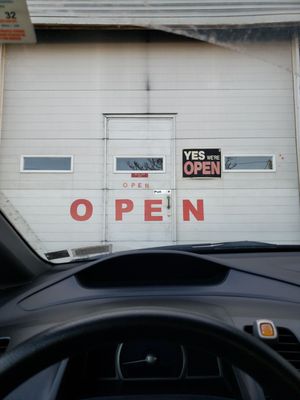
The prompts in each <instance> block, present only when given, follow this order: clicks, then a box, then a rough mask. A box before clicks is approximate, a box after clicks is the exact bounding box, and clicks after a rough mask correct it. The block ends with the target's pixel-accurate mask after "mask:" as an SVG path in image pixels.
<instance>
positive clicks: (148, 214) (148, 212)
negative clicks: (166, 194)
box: [145, 200, 163, 221]
mask: <svg viewBox="0 0 300 400" xmlns="http://www.w3.org/2000/svg"><path fill="white" fill-rule="evenodd" d="M155 205H159V206H160V207H154V206H155ZM161 206H162V200H145V221H162V220H163V217H162V215H152V213H154V212H161Z"/></svg>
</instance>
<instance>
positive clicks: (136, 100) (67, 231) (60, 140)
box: [0, 40, 300, 251]
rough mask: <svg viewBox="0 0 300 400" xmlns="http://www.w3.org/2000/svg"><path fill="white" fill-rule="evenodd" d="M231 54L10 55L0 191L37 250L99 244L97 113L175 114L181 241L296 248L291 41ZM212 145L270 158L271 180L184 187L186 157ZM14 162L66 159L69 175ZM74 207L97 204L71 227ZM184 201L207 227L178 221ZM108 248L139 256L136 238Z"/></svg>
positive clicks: (166, 45)
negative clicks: (24, 169) (70, 160)
mask: <svg viewBox="0 0 300 400" xmlns="http://www.w3.org/2000/svg"><path fill="white" fill-rule="evenodd" d="M232 47H233V48H234V50H232V49H230V48H226V47H225V48H224V47H220V46H214V45H211V44H206V43H201V42H196V41H180V40H179V41H178V42H176V41H170V42H167V41H164V42H159V41H157V42H155V41H154V42H151V41H150V42H145V41H136V42H126V41H120V42H114V43H112V42H109V41H107V42H103V41H102V42H99V43H89V44H87V43H73V44H72V43H65V44H63V43H62V44H46V43H45V44H38V45H27V46H7V50H6V64H5V86H4V112H3V129H2V139H1V146H0V188H1V190H2V193H3V195H4V196H5V199H6V200H7V202H8V203H9V205H10V207H11V208H12V209H13V210H15V211H16V212H17V213H21V214H22V215H23V218H16V221H15V222H16V223H17V224H19V226H18V227H19V229H20V230H21V231H22V229H23V230H24V229H25V228H24V226H25V225H26V229H27V230H28V226H29V227H30V229H32V230H33V231H34V232H35V233H36V241H37V242H39V241H41V242H42V246H43V248H44V250H45V251H53V250H57V249H64V248H66V247H67V248H75V247H81V246H84V245H93V244H97V243H99V242H101V241H104V240H105V231H106V228H105V226H104V220H105V215H104V214H103V207H104V199H105V196H106V194H105V187H106V183H105V179H104V169H105V167H104V164H103V161H104V160H103V157H104V153H105V140H104V138H105V114H111V113H119V114H123V113H125V114H126V113H133V114H148V113H153V114H157V113H163V114H172V115H173V114H174V115H176V141H175V147H176V152H175V160H176V163H175V164H176V168H175V169H176V171H175V172H176V184H175V183H174V185H175V186H176V187H175V186H174V185H173V186H174V187H172V188H170V189H172V190H173V195H174V198H176V201H177V209H176V214H177V223H176V226H175V231H176V232H175V233H176V235H177V240H178V242H180V243H183V242H189V243H191V242H211V241H213V242H215V241H226V240H262V241H269V242H280V243H299V242H300V215H299V190H298V180H297V179H298V178H297V161H296V148H295V124H294V103H293V101H294V100H293V79H292V74H291V70H292V59H291V43H290V41H284V40H281V41H280V40H278V41H276V42H272V41H266V42H262V41H261V42H252V43H246V44H245V43H244V44H239V43H234V46H232ZM210 147H212V148H221V150H222V153H223V154H226V153H228V154H231V153H241V154H245V153H248V154H256V153H258V154H264V153H265V154H275V156H276V172H272V173H270V172H269V173H230V172H224V173H223V174H222V178H220V179H202V180H199V179H196V180H193V179H186V178H182V169H181V168H182V167H181V166H182V160H181V157H182V149H183V148H210ZM22 154H23V155H24V154H57V155H59V154H62V155H66V154H70V155H73V156H74V172H73V173H71V174H51V173H43V174H42V173H40V174H39V173H34V174H29V173H27V174H24V173H23V174H22V173H20V156H21V155H22ZM151 189H157V187H151ZM158 189H161V188H158ZM137 196H138V195H137ZM78 198H86V199H89V200H90V201H91V202H92V204H93V206H94V213H93V216H92V218H90V219H89V220H88V221H85V222H78V221H75V220H73V219H72V218H71V217H70V204H71V203H72V202H73V201H74V200H76V199H78ZM184 198H190V199H192V200H196V199H203V200H204V212H205V218H204V221H196V220H194V219H191V221H190V222H186V221H185V222H184V221H183V220H182V208H181V202H182V199H184ZM24 220H25V221H24ZM24 222H26V224H24ZM149 229H150V228H149ZM137 239H138V237H137ZM39 244H40V243H39ZM146 244H148V245H149V244H150V245H156V244H163V243H162V242H161V240H159V241H157V242H155V241H152V242H151V243H147V242H140V246H143V245H146ZM114 245H115V246H114V248H115V249H123V248H127V247H128V246H133V247H137V244H136V242H135V241H133V240H132V238H130V240H128V241H127V242H126V241H124V242H122V243H114Z"/></svg>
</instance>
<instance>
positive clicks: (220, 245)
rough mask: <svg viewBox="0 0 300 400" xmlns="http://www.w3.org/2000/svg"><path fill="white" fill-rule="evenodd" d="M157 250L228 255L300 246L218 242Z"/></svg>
mask: <svg viewBox="0 0 300 400" xmlns="http://www.w3.org/2000/svg"><path fill="white" fill-rule="evenodd" d="M152 249H153V248H152ZM155 249H157V250H159V249H160V250H177V251H187V252H192V253H217V252H220V253H226V252H232V251H233V252H234V251H236V252H247V251H252V252H255V251H257V252H262V251H276V250H278V251H280V250H281V251H282V250H285V251H288V250H289V251H299V250H300V246H299V245H288V244H274V243H266V242H256V241H248V240H244V241H236V242H217V243H195V244H186V245H173V246H164V247H156V248H155Z"/></svg>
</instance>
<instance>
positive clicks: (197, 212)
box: [182, 200, 204, 221]
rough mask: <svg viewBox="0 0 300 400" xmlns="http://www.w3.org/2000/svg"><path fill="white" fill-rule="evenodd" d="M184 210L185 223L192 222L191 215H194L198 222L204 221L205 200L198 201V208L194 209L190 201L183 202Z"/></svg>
mask: <svg viewBox="0 0 300 400" xmlns="http://www.w3.org/2000/svg"><path fill="white" fill-rule="evenodd" d="M182 208H183V210H182V211H183V220H184V221H190V214H193V216H194V217H195V218H196V220H197V221H204V205H203V200H197V208H196V207H194V205H193V204H192V202H191V201H190V200H183V201H182Z"/></svg>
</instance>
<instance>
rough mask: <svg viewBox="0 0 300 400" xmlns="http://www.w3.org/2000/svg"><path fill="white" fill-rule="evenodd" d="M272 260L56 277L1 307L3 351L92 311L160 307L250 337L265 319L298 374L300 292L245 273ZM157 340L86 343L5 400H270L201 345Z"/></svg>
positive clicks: (136, 260)
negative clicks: (200, 317) (196, 316)
mask: <svg viewBox="0 0 300 400" xmlns="http://www.w3.org/2000/svg"><path fill="white" fill-rule="evenodd" d="M273 256H274V255H271V253H270V254H269V255H268V254H267V253H264V254H261V255H257V254H254V253H253V254H248V255H246V256H245V257H244V258H245V260H247V266H246V267H243V265H242V263H241V262H240V260H241V259H242V258H243V257H242V256H241V255H240V256H239V265H241V268H236V267H235V266H233V267H230V266H229V264H230V262H231V261H230V260H229V256H228V255H225V256H224V255H223V256H222V255H220V256H219V257H211V256H203V255H197V254H190V253H187V252H173V253H172V252H171V253H170V252H169V251H146V252H129V253H126V254H119V255H114V256H109V257H103V259H100V260H94V261H88V262H84V263H82V264H79V265H77V266H75V267H73V268H71V269H67V268H65V269H61V270H60V271H56V272H55V273H52V274H49V275H48V276H46V277H45V276H44V277H41V278H40V279H39V280H38V281H35V282H33V283H31V284H30V285H28V286H27V287H26V288H24V287H23V288H20V289H18V290H17V291H16V292H15V293H14V295H13V296H11V298H10V299H8V300H7V301H6V302H5V303H4V304H2V312H1V315H0V326H1V336H2V339H0V342H1V340H2V343H3V351H4V350H6V351H9V350H10V349H11V348H13V347H15V346H18V345H20V344H22V343H23V342H24V341H26V340H29V339H32V338H33V337H34V336H35V335H37V334H43V332H45V331H47V330H48V329H51V328H52V327H55V326H59V325H62V324H64V323H66V322H68V321H74V320H78V319H80V318H83V317H85V316H88V315H94V314H95V313H97V314H99V313H105V312H108V311H111V310H120V309H128V308H134V307H135V308H136V307H137V308H140V309H147V307H149V306H151V307H164V308H165V309H176V310H181V311H186V312H192V313H197V314H201V315H203V316H206V317H208V318H213V319H215V320H219V321H222V322H224V323H227V324H228V325H231V326H234V327H235V328H238V329H240V330H243V331H244V332H246V333H247V334H249V335H254V334H255V332H254V331H253V326H254V324H255V321H257V320H260V319H268V320H271V321H272V322H273V323H274V324H275V326H276V328H277V330H278V334H279V336H278V340H276V341H273V342H269V343H268V345H269V346H271V347H273V348H274V350H275V351H276V352H278V353H279V354H280V355H282V356H283V357H284V358H285V359H287V360H288V361H289V362H290V363H291V364H292V365H293V366H294V367H296V368H297V369H298V370H300V324H299V312H300V289H299V286H298V285H296V284H292V283H291V282H288V281H283V280H282V279H279V277H278V276H275V277H274V276H271V277H270V276H268V274H267V273H265V272H264V271H265V270H266V268H265V270H263V269H262V271H261V273H260V274H259V273H257V271H255V273H253V272H251V271H249V259H251V260H252V262H253V263H255V264H257V262H258V261H259V260H260V262H264V264H265V266H267V265H268V262H271V261H272V257H273ZM269 257H270V258H269ZM293 257H295V255H294V256H293ZM232 264H233V263H232ZM141 265H143V268H141ZM277 273H278V271H277ZM159 336H160V335H159V332H157V335H156V337H155V338H153V337H151V336H150V337H149V335H148V334H147V332H146V331H145V334H143V335H142V336H141V337H139V338H138V339H135V340H132V341H128V340H124V341H114V340H111V341H108V342H105V343H99V344H97V346H96V347H93V348H92V349H89V346H88V343H87V348H79V349H78V351H77V352H76V354H73V355H72V356H71V357H70V358H68V359H67V360H63V361H61V362H60V363H58V364H56V365H54V366H51V367H49V368H48V369H46V370H44V371H41V373H39V374H37V375H36V376H34V377H33V378H31V379H30V380H29V381H27V382H25V383H24V384H23V385H21V386H20V387H19V388H17V389H16V391H15V392H13V393H12V394H11V395H10V396H8V398H7V399H8V400H13V399H22V398H31V399H32V400H34V399H35V398H36V399H39V400H50V399H57V400H60V399H69V398H72V399H77V400H83V399H85V400H86V399H98V398H99V399H103V400H104V399H107V398H109V399H113V398H115V397H117V398H118V399H120V400H124V399H126V400H127V399H132V398H133V397H136V396H139V398H143V397H145V399H146V398H160V399H161V398H166V399H167V398H168V396H173V397H174V396H177V397H178V398H182V399H183V398H185V399H187V398H189V397H190V396H191V398H192V397H193V396H197V398H199V399H202V398H203V399H205V400H206V399H218V400H220V399H242V400H244V399H245V400H246V399H248V398H249V397H247V396H249V393H250V392H251V393H252V397H251V399H252V398H253V399H257V400H265V399H269V398H268V393H265V392H264V390H263V388H261V387H260V386H259V385H258V384H256V382H254V381H253V380H252V379H251V378H250V377H249V376H247V375H246V374H244V373H243V372H242V371H239V370H238V369H237V368H235V367H234V366H232V365H230V364H229V363H228V362H227V360H226V359H224V358H221V357H219V356H218V354H213V353H210V352H208V351H207V349H206V346H205V343H202V342H201V338H199V345H198V346H196V347H195V346H194V347H193V346H190V345H189V344H187V343H178V341H176V340H175V339H174V338H172V337H169V338H168V340H166V339H165V338H164V339H160V337H159ZM162 336H163V335H162ZM5 340H6V342H4V341H5ZM0 347H1V343H0ZM33 388H35V390H34V393H35V396H36V397H32V393H33V392H32V390H33ZM29 393H31V395H30V397H28V395H29ZM51 396H52V397H51ZM181 396H183V397H181ZM199 396H200V397H199ZM201 396H203V397H201ZM177 397H176V398H177Z"/></svg>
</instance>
